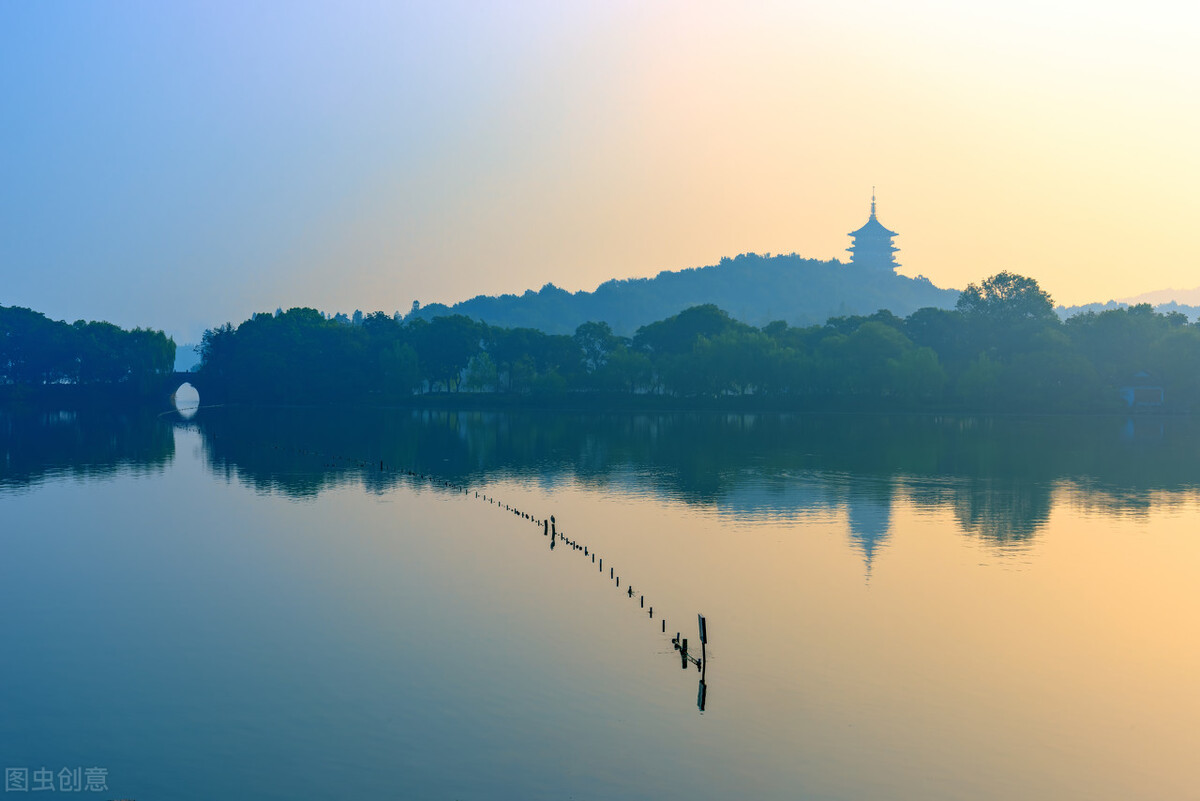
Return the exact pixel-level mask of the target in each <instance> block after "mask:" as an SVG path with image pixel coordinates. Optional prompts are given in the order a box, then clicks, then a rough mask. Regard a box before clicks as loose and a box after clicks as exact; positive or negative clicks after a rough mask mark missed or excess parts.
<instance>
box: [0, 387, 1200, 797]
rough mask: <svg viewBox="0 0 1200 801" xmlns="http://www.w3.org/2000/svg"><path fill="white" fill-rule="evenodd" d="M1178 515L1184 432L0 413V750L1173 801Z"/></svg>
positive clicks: (521, 779) (1045, 425)
mask: <svg viewBox="0 0 1200 801" xmlns="http://www.w3.org/2000/svg"><path fill="white" fill-rule="evenodd" d="M477 496H478V497H477ZM506 507H507V508H506ZM513 509H515V510H518V512H519V514H518V513H514V511H512V510H513ZM526 515H527V516H528V517H526ZM550 515H554V519H555V527H556V530H557V532H559V533H560V534H562V535H564V537H565V539H564V538H563V537H556V538H551V537H550V536H547V535H546V534H545V533H544V532H545V524H544V523H543V522H542V521H543V520H548V518H549V517H550ZM1198 532H1200V422H1198V423H1193V422H1192V421H1191V420H1189V419H1186V418H1161V417H1155V418H1137V419H1120V418H1059V417H1045V418H1031V419H1018V418H1001V419H993V418H969V417H872V416H849V415H847V416H822V417H813V416H795V417H788V416H780V415H743V414H738V415H719V414H622V415H612V416H603V415H583V414H567V413H552V412H536V413H486V412H462V413H454V412H446V411H430V412H414V411H412V410H407V409H405V410H399V409H366V410H362V409H358V410H350V411H331V410H328V409H306V408H273V409H238V408H211V409H209V408H201V409H200V410H199V412H198V413H197V414H196V415H195V416H194V417H191V418H190V419H183V418H181V417H180V416H179V415H178V414H176V413H170V414H164V415H161V416H155V415H145V416H139V415H133V414H126V415H118V414H105V413H101V412H95V413H85V412H78V413H54V414H45V413H27V414H17V413H13V412H0V609H2V610H3V612H2V613H0V643H2V644H3V647H0V678H2V679H3V681H0V767H4V768H5V771H6V772H5V780H6V789H7V790H8V791H16V792H19V791H20V788H19V787H15V786H14V785H13V784H12V783H13V782H18V783H19V782H20V781H21V780H22V776H24V781H25V782H26V783H27V787H28V790H29V791H30V792H33V791H36V790H37V789H39V783H40V784H41V789H49V787H46V784H47V783H48V782H49V783H50V784H51V785H52V786H53V788H54V791H55V796H56V797H57V796H59V795H61V794H62V793H63V792H70V791H71V790H73V789H76V787H75V786H73V785H82V786H80V787H78V789H77V791H78V792H79V794H80V795H81V796H83V797H95V798H106V799H107V798H130V799H138V801H149V800H150V799H180V800H186V799H206V800H207V799H215V798H247V799H335V798H336V799H341V798H346V799H350V798H354V799H385V798H388V799H391V798H394V799H447V800H453V799H458V800H459V801H468V800H473V799H481V800H482V799H618V798H633V799H640V798H647V799H649V798H654V799H663V798H702V799H732V798H745V799H800V798H803V799H906V800H907V799H912V800H913V801H916V800H917V799H921V800H922V801H927V800H928V799H1014V798H1021V799H1063V798H1087V799H1121V801H1127V800H1128V799H1185V798H1200V769H1198V768H1197V757H1198V755H1200V644H1198V638H1197V635H1198V634H1200V624H1198V623H1197V621H1200V533H1198ZM576 544H577V546H578V547H575V545H576ZM552 546H553V547H552ZM584 548H586V549H587V550H586V553H585V551H584V550H583V549H584ZM593 557H595V561H593ZM601 559H602V560H603V567H601V566H600V560H601ZM610 570H611V571H612V577H611V578H610ZM618 578H619V580H620V586H619V587H618V586H617V579H618ZM630 587H632V590H633V593H632V595H631V594H630V592H629V590H630ZM697 614H703V615H704V616H705V618H706V622H707V638H708V644H707V646H706V648H705V656H706V657H707V659H706V661H705V664H704V671H703V673H701V671H700V670H699V669H698V668H697V666H696V665H695V664H693V663H692V662H690V661H689V662H687V663H686V667H685V666H684V663H683V661H682V660H681V656H680V653H679V651H677V650H676V649H675V647H674V645H673V644H672V639H673V638H674V636H675V634H676V632H679V633H680V634H681V636H683V637H687V638H688V639H689V651H690V652H691V653H692V654H693V655H694V656H699V655H700V643H699V634H698V631H697ZM664 621H665V629H666V631H665V633H664V631H663V629H664V625H663V622H664ZM702 677H703V679H702ZM701 707H703V708H701ZM89 771H90V772H89ZM22 772H23V773H22ZM85 773H86V775H84V774H85ZM77 777H80V778H77ZM89 781H91V782H92V783H93V786H94V789H92V788H89V787H88V782H89ZM101 781H102V782H103V784H104V789H103V790H101V789H99V784H100V782H101ZM16 792H14V795H13V797H22V796H20V795H17V794H16ZM47 795H49V794H47Z"/></svg>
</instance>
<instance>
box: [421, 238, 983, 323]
mask: <svg viewBox="0 0 1200 801" xmlns="http://www.w3.org/2000/svg"><path fill="white" fill-rule="evenodd" d="M958 294H959V293H958V290H954V289H939V288H938V287H936V286H934V285H933V284H932V283H930V282H929V280H928V279H926V278H923V277H921V278H908V277H905V276H902V275H897V274H895V273H892V272H890V271H885V270H880V269H872V268H867V267H861V266H856V265H850V264H843V263H842V262H840V261H837V260H831V261H817V260H815V259H804V258H801V257H800V256H797V255H795V254H793V255H789V256H771V255H766V256H760V255H758V254H754V253H746V254H742V255H741V256H738V257H737V258H733V259H729V258H725V259H721V263H720V264H715V265H712V266H709V267H696V268H692V269H687V270H679V271H674V272H672V271H663V272H661V273H659V274H658V275H656V276H655V277H654V278H629V279H624V280H612V281H606V282H605V283H603V284H601V285H600V286H599V287H597V288H596V290H595V291H594V292H585V291H579V292H573V293H572V292H568V291H566V290H564V289H559V288H558V287H556V286H554V285H553V284H546V285H545V286H544V287H542V288H541V290H539V291H537V292H534V291H533V290H528V291H527V292H525V293H524V294H523V295H500V296H499V297H495V296H488V295H479V296H477V297H474V298H471V299H470V300H465V301H463V302H461V303H456V304H455V305H453V306H446V305H444V304H440V303H431V304H429V305H428V306H425V307H422V308H419V309H417V310H415V311H414V312H413V313H412V315H410V317H412V316H416V317H420V318H425V319H432V318H434V317H441V316H444V315H448V314H463V315H466V316H467V317H471V318H473V319H476V320H481V321H483V322H486V323H488V324H489V325H495V326H501V327H505V328H516V327H525V328H536V329H539V330H541V331H545V332H546V333H550V334H572V333H574V332H575V329H576V328H577V327H578V326H579V325H580V324H581V323H585V322H588V321H594V322H606V323H608V324H609V326H611V327H612V329H613V331H614V332H615V333H617V334H620V335H623V336H632V335H633V334H634V332H636V331H637V329H638V328H640V327H641V326H643V325H646V324H648V323H652V322H655V321H657V320H662V319H665V318H667V317H670V316H671V315H674V314H677V313H679V312H680V311H682V310H684V309H686V308H689V307H691V306H697V305H700V304H704V303H714V304H716V305H717V306H719V307H720V308H722V309H724V310H725V311H726V312H728V313H729V314H730V315H731V316H732V317H734V318H735V319H737V320H741V321H742V322H745V323H749V324H751V325H755V326H760V327H761V326H763V325H766V324H767V323H769V322H771V321H773V320H785V321H787V323H788V324H789V325H792V326H805V325H817V324H821V323H824V322H825V321H826V320H827V319H829V318H830V317H840V316H845V315H852V314H873V313H875V312H877V311H879V310H880V309H887V310H889V311H891V312H892V313H893V314H895V315H897V316H900V317H906V316H908V315H909V314H911V313H912V312H914V311H916V310H917V309H920V308H923V307H926V306H936V307H939V308H947V309H949V308H954V304H955V302H956V301H957V300H958Z"/></svg>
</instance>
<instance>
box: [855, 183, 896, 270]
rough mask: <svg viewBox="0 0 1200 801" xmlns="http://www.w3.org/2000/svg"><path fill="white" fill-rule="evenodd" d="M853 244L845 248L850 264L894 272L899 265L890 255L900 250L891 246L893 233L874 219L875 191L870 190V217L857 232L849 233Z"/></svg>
mask: <svg viewBox="0 0 1200 801" xmlns="http://www.w3.org/2000/svg"><path fill="white" fill-rule="evenodd" d="M850 236H851V237H853V239H854V243H853V244H852V245H850V247H848V248H846V250H848V251H849V252H850V263H851V264H854V265H860V266H863V267H871V268H875V269H879V270H887V271H888V272H895V271H896V268H897V267H899V266H900V265H899V264H897V263H896V257H895V256H893V255H892V254H893V253H895V252H896V251H898V250H899V249H900V248H898V247H896V246H895V245H893V244H892V237H894V236H896V232H895V231H889V230H888V229H886V228H884V227H883V225H882V224H881V223H880V222H879V220H877V219H875V190H874V188H872V189H871V217H870V219H868V220H867V224H866V225H864V226H863V227H862V228H859V229H858V230H857V231H851V232H850Z"/></svg>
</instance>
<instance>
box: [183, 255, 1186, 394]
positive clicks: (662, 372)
mask: <svg viewBox="0 0 1200 801" xmlns="http://www.w3.org/2000/svg"><path fill="white" fill-rule="evenodd" d="M201 356H202V363H201V375H202V377H203V379H204V386H205V387H206V388H208V387H211V388H213V389H215V390H217V393H218V397H221V396H224V397H226V398H228V399H233V400H243V401H282V400H289V399H292V400H302V401H384V402H391V401H396V400H400V399H405V398H409V397H411V396H412V394H413V393H457V392H471V393H503V394H507V395H513V396H535V395H543V396H545V395H559V396H561V395H565V394H567V393H573V394H574V395H576V396H579V397H582V396H585V395H586V394H587V393H592V394H603V395H605V396H611V395H613V394H618V393H619V394H626V395H639V396H669V397H675V398H696V399H699V398H727V397H731V396H747V397H753V398H755V399H756V400H762V401H764V402H771V403H775V404H779V405H783V406H786V407H789V408H799V409H831V408H835V409H847V408H852V409H972V410H986V411H1105V410H1116V409H1119V408H1122V406H1124V405H1125V404H1126V402H1127V399H1126V398H1125V397H1123V395H1122V393H1123V392H1125V394H1126V395H1127V396H1129V397H1133V398H1134V399H1135V400H1138V401H1150V402H1157V399H1158V389H1159V388H1160V387H1161V389H1162V398H1163V399H1164V402H1165V403H1164V405H1165V407H1166V408H1171V409H1186V408H1190V407H1191V406H1192V405H1193V404H1194V403H1196V402H1197V401H1198V400H1200V327H1197V326H1195V325H1190V324H1189V323H1188V322H1187V319H1186V318H1185V317H1184V316H1183V315H1180V314H1159V313H1156V312H1155V311H1153V309H1151V308H1150V307H1149V306H1135V307H1132V308H1129V309H1118V310H1111V311H1105V312H1102V313H1099V314H1095V313H1088V314H1082V315H1077V316H1076V317H1073V318H1071V319H1069V320H1067V321H1066V322H1065V323H1064V322H1062V321H1060V320H1059V319H1058V317H1057V316H1056V315H1055V314H1054V309H1053V305H1052V303H1051V300H1050V297H1049V296H1048V295H1047V294H1046V293H1045V292H1043V291H1042V290H1041V289H1040V288H1039V287H1038V285H1037V282H1036V281H1034V280H1033V279H1030V278H1025V277H1022V276H1018V275H1014V274H1012V273H1000V274H999V275H996V276H993V277H991V278H989V279H987V280H986V281H984V282H982V283H981V284H980V285H974V284H972V285H971V286H969V287H968V288H967V289H966V290H965V291H964V292H962V293H961V295H960V296H959V299H958V304H957V307H956V308H955V309H953V310H947V309H936V308H924V309H919V310H918V311H916V312H914V313H912V314H910V315H909V316H908V317H906V318H900V317H897V316H895V315H893V314H891V313H890V312H887V311H879V312H876V313H875V314H872V315H869V316H851V317H836V318H832V319H830V320H828V321H827V322H826V323H825V324H824V325H817V326H808V327H801V328H797V327H791V326H789V325H788V324H787V323H785V322H782V321H780V322H773V323H770V324H768V325H766V326H764V327H762V328H755V327H753V326H749V325H746V324H744V323H741V322H739V321H737V320H735V319H733V318H732V317H730V316H729V315H728V314H727V313H725V312H724V311H722V310H721V309H719V308H717V307H716V306H714V305H703V306H696V307H693V308H690V309H687V310H685V311H683V312H680V313H679V314H676V315H674V316H672V317H668V318H667V319H664V320H660V321H658V322H655V323H652V324H650V325H645V326H642V327H641V328H639V329H638V331H637V333H636V334H635V335H634V336H633V337H631V338H626V337H619V336H616V335H615V334H613V332H612V330H611V328H610V327H609V326H608V325H607V324H606V323H601V322H589V323H584V324H582V325H580V326H578V328H577V329H576V330H575V333H574V335H572V336H568V335H565V334H546V333H543V332H541V331H536V330H533V329H528V328H497V327H492V326H488V325H486V324H483V323H479V322H476V321H474V320H471V319H470V318H467V317H465V316H462V315H454V316H448V317H439V318H435V319H433V320H428V321H427V320H424V319H420V318H410V319H408V320H403V321H402V320H399V319H396V318H394V317H390V316H388V315H386V314H383V313H379V312H377V313H375V314H371V315H368V316H366V317H365V318H363V319H362V320H361V323H360V324H357V325H354V324H345V323H342V322H338V321H333V320H328V319H326V318H325V317H324V316H323V315H322V314H320V313H319V312H317V311H314V310H312V309H292V310H291V311H288V312H281V313H277V314H275V315H271V314H259V315H256V316H255V317H253V318H252V319H250V320H248V321H246V322H245V323H243V324H242V325H240V326H238V327H237V328H236V329H235V328H234V327H233V326H231V325H226V326H224V327H222V328H219V329H216V330H213V331H208V332H206V334H205V336H204V341H203V344H202V354H201ZM1133 386H1140V387H1141V388H1140V389H1138V390H1136V391H1134V390H1131V389H1129V388H1130V387H1133ZM1131 392H1132V393H1133V394H1132V395H1131V394H1130V393H1131Z"/></svg>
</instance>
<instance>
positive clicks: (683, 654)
mask: <svg viewBox="0 0 1200 801" xmlns="http://www.w3.org/2000/svg"><path fill="white" fill-rule="evenodd" d="M679 656H680V660H681V664H682V665H683V669H684V670H687V637H684V638H683V641H682V642H680V644H679Z"/></svg>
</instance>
